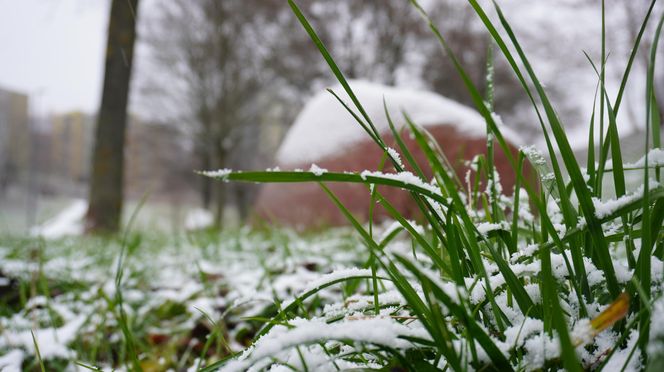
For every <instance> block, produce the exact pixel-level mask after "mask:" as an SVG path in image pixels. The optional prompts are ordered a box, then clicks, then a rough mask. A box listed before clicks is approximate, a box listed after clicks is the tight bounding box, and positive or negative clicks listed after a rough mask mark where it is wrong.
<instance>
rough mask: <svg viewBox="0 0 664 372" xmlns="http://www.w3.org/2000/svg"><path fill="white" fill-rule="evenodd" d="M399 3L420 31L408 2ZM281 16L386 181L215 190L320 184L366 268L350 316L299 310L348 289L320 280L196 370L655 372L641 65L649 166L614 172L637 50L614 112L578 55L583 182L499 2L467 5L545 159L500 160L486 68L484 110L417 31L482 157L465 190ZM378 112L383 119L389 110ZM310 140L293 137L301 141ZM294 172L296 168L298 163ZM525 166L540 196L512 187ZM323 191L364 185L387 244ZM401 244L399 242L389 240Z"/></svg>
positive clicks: (656, 184)
mask: <svg viewBox="0 0 664 372" xmlns="http://www.w3.org/2000/svg"><path fill="white" fill-rule="evenodd" d="M411 2H412V3H413V5H414V6H415V7H416V8H417V9H418V10H419V11H420V12H421V13H422V15H423V17H424V18H425V20H428V17H427V15H426V14H425V13H424V11H423V10H422V9H421V8H419V6H418V5H417V2H416V1H411ZM289 4H290V5H291V7H292V8H293V11H294V12H295V14H296V16H297V17H298V19H299V20H300V22H301V23H302V25H303V26H304V28H305V30H306V31H307V32H308V33H309V35H310V36H311V38H312V40H313V41H314V43H315V44H316V46H317V47H318V49H319V50H320V52H321V54H322V55H323V57H324V58H325V60H326V61H327V62H328V64H329V66H330V68H331V70H332V72H333V73H334V75H335V76H336V78H337V79H338V80H339V83H340V87H337V88H336V89H337V90H340V91H339V92H335V91H333V95H334V98H337V99H339V100H340V101H342V102H341V103H342V104H343V106H344V107H345V108H346V109H347V110H348V111H349V116H351V117H353V118H354V119H355V121H356V122H357V128H356V129H357V130H360V129H363V130H364V131H365V132H366V135H367V136H369V137H370V138H371V139H372V140H373V141H374V142H375V143H376V145H377V146H379V147H380V148H381V149H382V150H383V151H384V152H385V157H386V159H387V160H388V162H391V163H392V165H393V166H394V168H395V169H396V173H391V174H390V173H388V174H385V173H382V172H376V171H372V170H367V171H364V172H360V173H357V174H350V173H334V172H324V173H321V172H315V173H314V172H312V171H310V172H303V171H298V172H290V171H284V172H282V171H276V172H241V173H236V172H230V173H228V172H225V173H224V177H223V180H225V181H245V182H320V183H321V186H322V187H323V189H324V190H325V191H326V192H327V194H328V195H329V197H330V198H331V199H332V201H333V202H334V203H335V204H336V205H337V207H338V208H340V210H341V211H342V212H343V213H344V214H345V215H346V217H347V218H348V220H349V222H350V224H351V225H352V226H353V227H354V229H355V231H356V232H357V234H358V236H359V237H360V238H361V240H362V241H363V243H364V247H365V254H367V255H368V256H369V261H368V262H367V264H366V265H365V266H364V267H363V268H366V269H370V273H371V275H370V280H368V285H367V287H366V288H357V289H358V293H356V294H355V296H354V297H351V298H352V301H351V300H350V299H347V300H345V302H343V303H336V304H333V305H329V306H325V307H322V309H321V307H317V308H318V311H314V312H312V311H311V309H312V306H315V304H316V300H315V299H316V294H317V290H316V288H323V289H327V288H329V287H330V286H332V285H337V284H338V283H339V282H344V281H345V280H344V278H343V275H340V276H341V278H339V276H335V275H333V276H332V277H331V278H336V279H335V280H334V281H331V282H329V283H328V284H329V285H321V284H320V283H319V282H316V285H315V286H313V287H311V288H309V289H308V290H307V291H306V292H305V293H304V294H303V295H302V296H301V297H300V298H296V299H294V300H291V301H288V302H287V303H285V304H284V305H285V306H284V307H282V308H281V310H280V311H279V313H278V314H277V315H276V316H275V317H274V318H272V320H271V322H270V323H268V324H267V325H266V326H265V327H264V328H263V329H262V330H261V331H260V332H259V333H258V335H257V337H256V339H255V340H254V342H253V343H252V346H250V347H249V348H247V349H246V350H245V351H244V352H243V353H241V354H240V355H237V356H235V357H233V358H231V359H229V360H226V361H221V362H219V363H216V364H213V365H211V366H210V367H209V368H208V369H207V370H212V369H215V368H221V369H222V370H229V371H239V370H256V371H257V370H270V371H281V370H330V371H335V370H342V369H345V368H360V369H378V368H384V369H387V368H404V369H407V370H414V371H419V370H435V369H451V370H455V371H460V370H501V371H503V370H559V369H561V368H564V369H567V370H574V371H579V370H595V369H604V368H606V369H607V370H621V369H622V370H643V369H646V368H652V367H654V368H656V366H657V365H658V364H657V363H659V362H660V361H661V360H662V358H664V356H663V355H661V354H662V351H661V350H662V349H664V347H662V346H661V345H662V342H663V341H662V332H661V330H660V328H661V327H660V326H659V325H657V324H655V323H653V322H651V319H655V317H657V316H658V314H657V313H655V311H657V309H660V308H661V307H662V305H661V300H660V299H659V298H660V297H661V295H662V284H663V282H664V264H663V262H662V260H663V258H664V236H663V234H662V223H663V221H664V186H663V185H662V184H661V183H660V182H661V179H660V169H659V166H661V159H660V157H661V156H660V154H661V150H659V149H658V148H660V147H661V144H660V140H659V138H660V135H659V133H660V132H659V129H660V113H659V112H657V107H656V105H653V104H652V102H653V101H654V99H651V97H654V89H653V81H654V76H655V72H654V66H656V63H655V62H656V61H655V56H656V53H655V52H654V51H653V52H652V53H651V57H650V61H649V63H650V66H651V68H650V69H649V70H648V75H647V76H646V77H645V80H646V81H647V82H648V84H647V91H646V92H645V93H646V94H644V97H647V99H644V103H643V104H644V107H645V108H646V110H645V112H647V113H648V115H647V117H646V118H644V121H645V123H646V125H645V127H646V133H647V137H646V138H644V154H648V156H647V157H644V158H643V159H642V160H639V161H638V162H636V163H634V164H625V165H623V164H622V154H621V148H620V138H619V135H618V133H619V131H618V125H620V123H618V122H616V119H615V118H616V117H618V111H619V110H620V105H621V100H622V97H623V89H624V86H625V83H626V82H627V80H628V78H629V75H630V72H631V66H632V61H633V59H634V57H635V56H636V51H637V50H638V49H639V47H640V36H638V37H637V40H635V42H634V44H635V46H634V48H633V49H632V50H633V52H632V54H631V55H630V58H629V61H630V62H629V63H628V65H627V66H626V67H625V70H624V71H625V72H624V75H623V85H622V87H621V88H620V90H619V92H618V94H616V95H615V96H612V94H613V93H612V92H607V91H606V90H605V81H604V80H605V79H604V73H603V67H604V66H603V65H602V64H601V63H595V61H591V60H590V57H589V62H590V63H589V64H590V65H592V67H595V68H596V72H597V79H598V92H597V94H596V100H597V102H596V105H595V106H593V107H594V110H593V111H594V114H593V116H592V118H590V120H591V122H592V125H591V128H590V131H589V134H588V138H587V143H589V144H590V145H591V147H593V148H592V149H591V151H589V154H588V158H587V159H583V166H581V165H580V162H579V160H578V159H576V158H575V157H574V153H573V151H572V146H571V144H570V143H571V141H570V139H569V138H568V137H567V134H566V132H565V128H564V125H563V123H561V121H560V119H559V117H558V116H557V115H556V109H555V107H554V105H553V103H552V102H551V101H550V100H549V97H548V95H547V93H546V91H545V88H544V87H543V85H542V84H541V83H540V81H539V79H538V76H537V74H536V73H535V71H536V69H537V66H532V65H531V64H530V62H529V60H528V58H527V56H526V55H525V54H524V53H523V50H522V48H521V45H520V44H519V41H518V38H517V37H516V36H515V35H514V33H513V32H512V30H511V27H510V25H509V22H508V21H507V20H506V19H505V18H504V15H503V13H502V11H501V9H500V8H499V6H498V5H497V4H496V3H493V8H492V9H491V12H490V13H488V9H485V8H484V7H483V6H482V5H480V3H479V2H478V1H477V0H469V6H472V7H473V9H474V10H475V11H476V13H477V15H478V16H479V17H480V19H481V20H482V22H483V24H484V25H485V26H486V29H487V31H488V33H489V34H490V36H491V38H492V39H493V41H494V43H495V46H496V48H497V49H498V50H500V52H502V54H503V56H504V57H506V59H507V61H508V63H509V64H510V66H511V67H512V68H513V70H514V73H515V74H516V75H517V76H518V78H519V81H520V82H521V84H522V88H523V89H524V91H525V92H526V93H527V94H528V95H529V96H530V97H531V98H532V103H533V104H532V110H535V111H536V112H537V117H538V118H539V120H540V122H539V124H540V125H541V128H542V130H543V132H544V133H546V148H547V154H545V155H543V154H540V153H539V152H538V151H537V149H535V148H533V147H523V148H522V149H521V150H520V151H519V152H518V154H517V155H516V156H514V155H513V154H512V152H511V151H510V146H509V145H508V143H507V142H506V139H509V136H505V135H503V134H502V132H501V127H502V123H501V120H500V118H499V117H498V116H497V115H495V114H494V113H493V112H492V111H493V110H492V106H493V102H492V95H491V87H492V86H493V76H492V73H491V71H492V68H491V66H488V68H487V71H488V73H487V87H489V89H487V91H488V94H487V95H486V96H483V95H481V94H480V93H479V92H480V89H478V87H476V86H474V85H473V83H472V82H471V80H470V79H468V78H467V73H466V71H465V69H464V66H462V65H461V64H459V63H458V61H459V60H458V59H457V58H456V54H455V52H456V51H453V50H451V49H450V48H449V47H448V44H447V42H446V39H445V36H444V35H442V34H441V33H440V32H439V30H438V28H437V27H436V25H433V24H431V23H429V25H430V27H431V30H432V32H433V34H434V35H435V37H437V38H438V40H439V41H440V43H441V45H442V46H443V48H444V49H445V51H446V52H447V55H448V56H449V57H450V58H451V59H452V61H453V62H454V64H455V67H456V68H457V71H458V72H459V74H460V75H461V77H462V78H463V80H464V82H465V84H466V87H467V88H468V92H469V93H470V95H471V97H472V99H473V101H474V103H475V106H476V107H475V108H476V109H477V111H478V112H479V115H480V116H481V117H482V118H483V121H484V125H483V128H484V131H485V133H486V134H487V139H488V141H487V143H488V145H487V152H486V154H485V155H482V156H479V157H478V158H476V159H474V160H473V161H472V164H471V165H472V166H471V168H472V169H473V170H472V172H474V173H475V174H474V176H475V177H471V176H469V177H466V178H465V180H466V184H464V182H463V181H461V180H458V179H457V178H456V177H455V173H454V172H453V170H452V169H449V167H448V166H447V164H448V162H447V161H446V159H445V157H444V155H443V153H442V152H441V151H440V149H438V148H437V145H436V144H435V143H434V142H432V140H431V139H430V136H428V135H427V133H426V131H425V130H424V129H422V125H423V123H418V114H420V113H419V112H414V113H410V112H406V114H409V115H410V117H408V116H406V115H404V116H403V118H402V117H401V116H399V118H398V120H395V121H394V122H393V121H392V118H391V117H390V116H394V114H393V113H392V114H390V111H389V110H388V109H387V108H386V109H385V110H384V112H383V111H381V110H380V109H381V105H377V104H376V102H373V101H371V102H364V101H363V95H362V92H363V90H364V88H362V89H358V94H356V92H355V91H354V88H355V87H356V86H357V83H354V82H350V83H349V81H347V80H346V79H345V77H344V74H343V72H342V69H341V68H339V66H337V65H336V63H335V62H334V58H333V57H332V56H331V55H330V53H329V51H328V50H327V49H326V48H325V46H324V44H323V42H322V41H321V40H320V39H319V37H318V35H317V34H316V31H315V30H314V29H313V27H312V26H311V25H310V24H309V22H308V21H307V19H306V17H305V16H304V14H302V12H301V11H300V10H299V8H298V7H297V5H296V4H295V3H294V1H292V0H289ZM482 4H484V2H482ZM658 16H660V15H658ZM598 17H604V14H603V13H601V14H598ZM661 17H662V18H660V22H659V27H658V28H657V31H656V32H657V33H656V35H655V37H654V38H653V40H654V41H655V42H654V43H653V46H652V47H653V48H657V44H658V43H657V41H658V37H659V30H660V29H661V26H662V23H664V15H662V16H661ZM649 20H650V13H648V17H647V18H646V19H644V21H643V25H642V29H644V30H645V29H647V27H646V25H647V22H648V21H649ZM603 24H604V22H603ZM602 34H603V35H604V32H603V33H602ZM605 41H606V40H605V38H604V36H602V40H598V41H597V42H598V43H601V45H602V53H601V55H600V56H599V58H597V59H598V60H599V61H605V60H606V56H607V51H606V48H605ZM598 66H599V67H598ZM639 78H641V77H639ZM318 99H319V100H320V99H322V98H320V97H319V98H318ZM397 101H398V100H397ZM385 102H386V104H387V106H388V107H389V105H390V96H389V95H386V100H385ZM365 104H366V105H367V106H365ZM381 104H382V102H381ZM430 104H432V105H435V104H436V103H435V102H433V101H431V102H430ZM591 104H592V102H591ZM415 109H416V110H417V108H415ZM378 116H380V117H378ZM394 123H398V124H401V123H405V127H406V128H405V129H406V130H407V132H409V133H408V134H407V135H410V136H411V137H412V138H414V139H415V140H416V142H417V144H418V146H419V147H420V150H421V151H422V152H423V153H424V154H426V156H427V159H428V164H417V165H416V164H413V157H412V156H411V154H410V153H409V149H408V148H407V147H405V146H401V143H400V141H398V140H397V144H398V145H400V146H399V148H398V149H393V148H390V147H388V146H387V145H386V143H385V142H384V141H383V139H382V134H383V133H384V132H385V130H386V128H389V130H390V132H391V134H392V135H393V136H394V137H395V138H397V139H400V138H401V137H400V134H401V129H402V128H401V127H397V126H396V125H395V124H394ZM300 126H301V127H304V125H300ZM314 127H315V126H312V125H308V126H306V128H307V130H308V131H311V130H313V129H312V128H314ZM332 128H333V126H325V128H324V132H323V133H324V135H322V136H318V134H319V133H313V134H312V135H311V136H309V137H312V138H316V139H317V140H320V141H323V142H324V143H323V144H321V145H319V144H316V148H317V149H320V148H326V146H327V145H332V144H333V141H329V142H325V138H336V137H334V136H332V135H329V134H328V132H327V131H329V130H331V129H332ZM473 128H474V129H475V130H477V127H473ZM595 128H599V131H598V132H599V133H600V134H599V136H600V138H599V141H596V139H595V137H594V136H595V133H596V131H595ZM295 129H298V127H297V126H296V128H295ZM299 129H301V128H299ZM300 132H302V131H300ZM354 133H355V132H354ZM296 134H297V133H296ZM314 134H315V135H314ZM338 135H340V136H343V135H344V134H343V133H339V134H338ZM294 136H295V134H294ZM307 138H308V137H307ZM344 138H345V137H344ZM354 138H355V137H353V139H354ZM649 139H652V140H649ZM575 140H577V139H575ZM287 141H288V140H287ZM596 143H598V144H599V145H598V146H597V147H595V146H594V144H596ZM334 145H335V146H336V145H338V144H336V143H334ZM653 148H655V149H656V150H651V149H653ZM496 151H503V152H505V155H506V157H507V158H508V161H509V162H510V163H511V165H512V168H513V170H514V172H515V175H516V178H517V183H516V186H515V188H514V189H513V190H502V186H501V184H500V177H499V176H498V175H497V174H496V173H495V171H494V168H495V167H494V163H493V162H494V153H495V152H496ZM297 156H298V157H301V158H303V159H309V157H308V156H310V154H297ZM547 159H548V160H547ZM526 167H528V168H531V169H532V171H533V172H534V173H535V176H536V180H530V179H528V178H527V177H525V176H524V169H525V168H526ZM421 169H429V170H430V171H431V174H433V177H431V176H429V177H427V176H425V173H424V172H422V171H421ZM626 170H630V171H632V172H634V171H641V172H642V173H643V182H642V184H641V185H640V187H638V186H637V187H635V188H634V189H628V188H627V186H626V185H627V182H626V176H625V171H626ZM471 181H472V182H473V183H472V184H470V183H471ZM482 181H484V182H482ZM605 181H610V182H611V183H612V184H613V190H614V193H613V194H611V195H607V193H606V192H605V191H604V187H603V185H604V182H605ZM326 182H356V183H363V184H365V185H366V186H367V193H370V194H371V196H372V198H373V200H375V201H376V202H377V203H379V204H381V205H382V207H384V208H385V209H386V210H387V211H388V212H389V214H390V215H391V216H392V217H393V219H394V220H395V221H396V222H397V223H398V225H397V227H398V228H397V229H394V227H393V226H392V227H391V228H389V229H387V231H386V232H382V233H376V231H375V229H374V228H373V226H372V222H369V225H368V226H367V225H365V224H363V223H360V222H359V221H357V220H356V219H355V218H354V217H353V215H352V214H351V213H350V212H349V211H348V210H347V209H346V207H345V206H344V205H343V204H342V203H341V202H339V200H338V199H337V198H336V196H335V195H334V194H333V193H332V192H331V191H330V190H329V189H328V188H327V187H326V186H325V183H326ZM374 185H386V186H392V187H399V188H402V189H405V190H407V191H409V192H410V193H411V195H412V196H413V198H414V201H415V202H416V203H417V204H418V206H419V207H420V209H421V212H422V217H421V218H420V220H419V221H418V223H419V224H420V225H421V226H420V225H418V224H415V223H413V222H411V221H408V220H406V219H405V218H403V216H402V215H401V214H400V213H399V211H398V210H396V209H395V208H394V207H393V206H392V205H391V204H390V203H389V201H388V200H386V199H384V198H383V197H382V195H381V194H380V192H379V191H378V189H377V188H376V187H374ZM514 195H516V196H514ZM400 231H401V232H405V233H406V234H407V236H408V238H406V239H405V240H404V238H403V236H399V235H398V234H399V232H400ZM378 237H381V238H378ZM346 272H347V273H348V272H353V271H346ZM357 273H364V274H357V275H364V276H366V275H367V274H368V273H367V271H358V272H357ZM357 275H350V276H349V278H348V282H353V281H355V280H357ZM321 280H322V281H323V282H324V281H325V279H321ZM377 328H380V329H381V330H380V331H379V330H378V329H377ZM384 330H389V331H388V332H387V333H386V332H384Z"/></svg>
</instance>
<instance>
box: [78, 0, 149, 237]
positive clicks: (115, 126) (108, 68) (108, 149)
mask: <svg viewBox="0 0 664 372" xmlns="http://www.w3.org/2000/svg"><path fill="white" fill-rule="evenodd" d="M137 10H138V0H113V2H112V3H111V14H110V20H109V26H108V41H107V44H106V65H105V73H104V87H103V92H102V100H101V107H100V110H99V116H98V119H97V129H96V134H95V148H94V154H93V159H92V178H91V182H90V196H89V199H90V207H89V209H88V213H87V221H86V226H87V229H88V230H89V231H94V232H115V231H117V230H118V228H119V226H120V220H121V216H122V199H123V171H124V143H125V129H126V126H127V100H128V96H129V83H130V80H131V71H132V60H133V55H134V41H135V39H136V12H137Z"/></svg>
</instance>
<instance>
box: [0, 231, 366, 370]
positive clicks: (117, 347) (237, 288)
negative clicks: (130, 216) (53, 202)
mask: <svg viewBox="0 0 664 372" xmlns="http://www.w3.org/2000/svg"><path fill="white" fill-rule="evenodd" d="M0 246H1V248H0V257H1V260H0V274H1V275H0V316H1V318H0V370H2V371H20V370H34V369H35V368H38V365H39V364H38V363H39V362H38V359H37V357H36V353H35V346H34V343H33V339H32V335H31V331H32V332H34V335H35V340H36V343H37V345H38V348H39V352H40V354H41V357H42V358H43V360H44V363H45V365H46V367H47V370H60V369H66V370H75V369H76V368H77V365H76V362H82V363H84V364H86V365H95V366H100V367H101V368H103V369H104V370H110V369H113V368H120V369H122V368H123V367H125V366H127V365H125V362H129V355H128V353H130V351H129V347H130V346H129V345H132V346H131V347H133V348H135V353H136V355H138V359H139V360H140V365H141V366H142V367H143V368H144V369H145V370H166V369H169V368H172V369H173V370H181V369H182V368H195V367H197V366H199V358H200V360H202V361H206V362H207V363H209V362H211V361H214V360H218V359H220V358H223V357H224V356H226V355H229V353H233V352H237V351H240V350H242V349H243V348H245V347H246V346H248V345H249V344H250V342H251V339H252V337H253V336H254V335H255V334H256V331H257V329H258V328H259V327H260V326H261V325H262V324H263V323H264V321H265V319H267V318H270V317H272V316H274V315H275V314H276V309H277V306H278V305H277V304H278V303H279V302H281V301H288V300H289V299H291V298H292V297H293V296H294V295H296V294H299V293H302V292H306V290H307V288H309V287H310V286H311V284H312V283H314V284H315V283H316V282H317V280H320V278H321V277H323V276H324V275H325V274H328V273H330V272H332V271H334V270H337V269H343V268H347V267H354V266H358V265H361V264H362V260H366V257H367V254H366V252H364V250H363V249H362V248H361V245H359V244H358V241H357V240H356V239H355V238H353V237H352V236H350V235H349V234H348V231H344V230H335V231H329V232H326V233H322V234H318V235H312V236H309V237H298V236H296V235H295V234H293V233H291V232H288V231H270V232H248V231H239V232H235V233H224V234H221V235H217V234H207V233H202V232H201V233H192V234H189V235H186V236H180V237H172V238H167V237H165V236H149V235H139V234H136V235H131V236H130V237H129V239H128V242H127V243H126V253H127V256H126V257H125V260H124V264H123V265H122V268H121V270H122V272H123V277H122V281H121V285H120V288H121V289H122V292H121V294H122V302H123V303H124V305H123V309H124V310H125V313H126V319H127V323H128V328H129V331H130V333H129V334H130V337H129V339H127V338H126V337H125V336H123V332H122V329H121V328H122V324H121V323H122V322H121V313H120V311H119V300H118V299H119V297H118V296H117V291H116V288H117V286H116V274H117V269H118V267H117V264H118V258H119V254H120V252H121V242H119V241H107V240H100V239H93V238H69V239H64V240H57V241H41V240H37V239H17V238H9V237H5V238H1V239H0ZM357 272H359V273H360V274H362V273H363V271H357ZM357 272H356V271H355V270H353V271H350V272H349V273H351V274H352V273H357ZM340 273H341V275H342V276H343V275H344V271H340ZM364 274H365V276H366V273H364ZM337 275H339V274H337ZM369 275H370V274H369ZM342 288H343V286H341V285H337V286H333V287H331V288H330V289H329V290H326V291H323V292H320V293H318V294H317V295H316V296H315V297H316V300H315V301H314V302H312V303H311V305H310V306H311V308H312V312H313V313H318V312H320V309H321V308H322V306H324V305H326V304H332V303H343V302H342V301H343V299H344V298H346V297H347V296H345V295H344V293H343V292H342V291H341V289H342ZM349 291H351V289H349ZM128 344H129V345H128ZM128 368H129V369H131V367H128ZM78 369H82V367H78Z"/></svg>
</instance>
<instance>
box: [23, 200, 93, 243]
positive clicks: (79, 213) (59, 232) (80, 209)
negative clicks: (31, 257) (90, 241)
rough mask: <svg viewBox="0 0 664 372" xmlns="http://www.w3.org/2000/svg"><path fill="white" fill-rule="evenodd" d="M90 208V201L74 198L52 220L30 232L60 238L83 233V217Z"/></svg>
mask: <svg viewBox="0 0 664 372" xmlns="http://www.w3.org/2000/svg"><path fill="white" fill-rule="evenodd" d="M87 210H88V203H87V201H85V200H83V199H76V200H74V201H73V202H72V203H71V204H70V205H69V206H68V207H67V208H65V209H64V210H63V211H61V212H60V213H58V214H57V215H56V216H54V217H53V218H51V219H50V220H48V221H46V222H44V223H43V224H41V225H38V226H35V227H33V228H32V229H31V231H30V233H31V234H32V235H33V236H41V237H43V238H44V239H59V238H62V237H65V236H70V235H81V234H82V233H83V226H84V225H83V223H84V221H83V218H84V217H85V213H86V211H87Z"/></svg>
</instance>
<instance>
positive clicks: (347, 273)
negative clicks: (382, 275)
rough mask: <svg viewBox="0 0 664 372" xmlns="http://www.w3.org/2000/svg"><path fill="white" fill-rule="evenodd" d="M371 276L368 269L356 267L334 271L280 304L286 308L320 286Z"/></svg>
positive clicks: (315, 280)
mask: <svg viewBox="0 0 664 372" xmlns="http://www.w3.org/2000/svg"><path fill="white" fill-rule="evenodd" d="M368 276H371V270H369V269H358V268H356V267H352V268H349V269H340V270H335V271H333V272H331V273H329V274H326V275H323V276H321V277H320V278H318V279H314V280H312V281H311V282H309V283H308V284H307V285H306V287H305V288H304V289H302V290H301V291H300V293H299V294H298V295H297V296H296V297H295V298H291V299H289V300H286V301H284V303H283V304H282V307H283V308H286V307H288V306H290V304H292V303H293V302H294V301H295V299H296V298H297V297H299V296H302V295H303V294H305V293H307V292H310V291H313V290H316V289H318V288H320V287H322V286H325V285H326V284H329V283H332V282H335V281H338V280H343V279H346V278H354V277H368Z"/></svg>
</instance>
